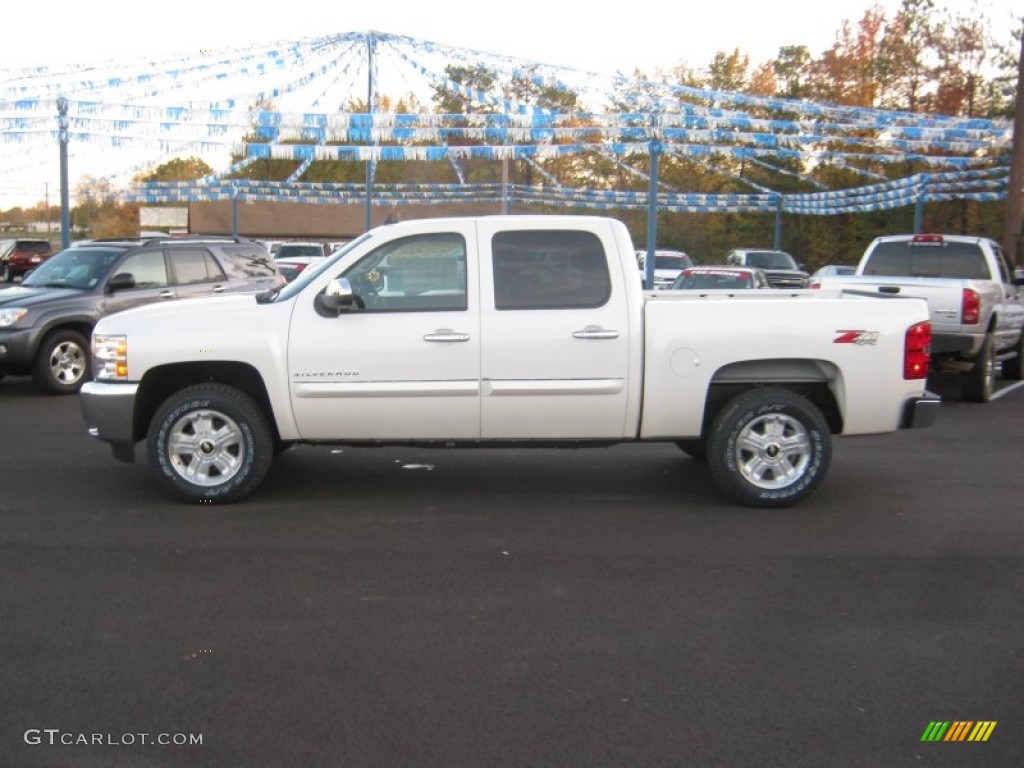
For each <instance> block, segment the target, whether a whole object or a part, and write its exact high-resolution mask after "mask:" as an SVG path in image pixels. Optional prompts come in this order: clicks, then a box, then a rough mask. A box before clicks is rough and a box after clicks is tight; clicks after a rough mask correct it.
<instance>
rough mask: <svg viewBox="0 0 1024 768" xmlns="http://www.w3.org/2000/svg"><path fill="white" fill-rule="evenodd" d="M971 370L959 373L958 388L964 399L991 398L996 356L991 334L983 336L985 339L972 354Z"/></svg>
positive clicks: (994, 379) (979, 399)
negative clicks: (976, 351) (979, 347)
mask: <svg viewBox="0 0 1024 768" xmlns="http://www.w3.org/2000/svg"><path fill="white" fill-rule="evenodd" d="M972 362H973V363H974V365H973V366H972V367H971V370H969V371H964V372H963V373H961V374H960V388H961V390H962V392H963V396H964V400H967V401H968V402H971V403H987V402H988V401H989V400H991V399H992V393H993V392H994V391H995V388H996V358H995V347H994V344H993V341H992V335H991V334H989V335H987V336H985V341H984V342H983V343H982V345H981V349H979V350H978V354H976V355H975V356H974V359H973V361H972Z"/></svg>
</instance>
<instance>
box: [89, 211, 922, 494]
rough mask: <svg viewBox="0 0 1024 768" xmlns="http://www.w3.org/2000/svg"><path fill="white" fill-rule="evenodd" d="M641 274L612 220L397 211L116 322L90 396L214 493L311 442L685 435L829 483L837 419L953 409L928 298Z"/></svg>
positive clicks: (152, 454)
mask: <svg viewBox="0 0 1024 768" xmlns="http://www.w3.org/2000/svg"><path fill="white" fill-rule="evenodd" d="M638 283H639V281H638V280H637V279H636V257H635V248H634V247H633V244H632V242H631V240H630V237H629V233H628V231H627V229H626V227H625V226H624V225H623V224H622V223H620V222H618V221H616V220H613V219H609V218H602V217H587V216H579V217H577V216H492V217H478V218H469V217H467V218H458V219H429V220H419V221H405V222H400V223H396V224H390V225H385V226H383V227H380V228H378V229H375V230H371V231H369V232H367V233H366V234H364V235H363V236H362V237H360V238H358V239H357V240H354V241H353V242H352V243H350V244H348V245H347V246H346V247H345V248H344V249H342V250H340V251H338V252H336V253H334V254H333V255H331V256H330V257H328V258H327V259H325V260H323V261H321V262H319V263H317V264H315V265H313V266H311V267H309V268H308V269H306V270H305V271H303V273H302V274H301V275H300V276H299V277H298V278H297V279H296V280H295V281H293V282H291V283H289V284H288V285H286V286H285V287H283V288H281V289H279V290H276V291H272V292H267V293H265V294H263V295H260V296H256V297H254V296H234V297H228V296H224V297H216V298H212V299H202V300H196V301H184V302H175V303H174V304H173V305H161V306H148V307H141V308H138V309H131V310H128V311H126V312H122V313H118V314H116V315H111V316H109V317H106V318H104V319H102V320H100V322H99V324H98V325H97V326H96V328H95V330H94V332H93V335H92V352H93V356H94V358H93V359H94V367H93V371H94V374H95V379H94V380H93V381H91V382H89V383H87V384H86V385H85V386H84V387H83V388H82V390H81V393H80V395H79V400H80V404H81V410H82V414H83V417H84V420H85V423H86V425H87V427H88V430H89V432H90V433H91V434H92V435H93V436H95V437H97V438H99V439H100V440H104V441H106V442H108V443H110V444H111V446H112V448H113V452H114V456H115V457H116V458H118V459H121V460H125V461H132V460H134V458H135V444H136V443H137V442H139V441H143V440H145V442H146V451H147V455H148V459H149V464H150V467H151V468H152V470H153V471H154V472H155V474H156V476H157V477H158V478H159V480H160V482H161V483H162V484H163V485H164V486H166V489H167V490H169V491H170V492H171V493H172V494H174V495H176V496H178V497H180V498H182V499H184V500H186V501H192V502H215V501H234V500H237V499H241V498H243V497H245V496H246V495H247V494H249V493H251V492H252V491H253V490H254V489H255V488H256V487H257V486H258V485H259V484H260V482H261V481H262V480H263V478H264V476H265V475H266V474H267V472H268V470H269V468H270V466H271V460H272V459H273V457H274V455H275V453H277V452H279V451H280V450H283V449H284V448H287V447H288V446H289V445H291V444H295V443H307V444H350V445H351V444H355V445H359V444H374V445H379V444H387V443H392V444H420V445H437V446H467V445H484V444H491V445H494V444H502V445H510V446H513V445H514V446H551V445H570V446H597V445H609V444H613V443H622V442H629V441H666V442H675V443H677V444H678V445H679V446H680V448H682V449H683V450H684V451H685V452H687V453H688V454H690V455H691V456H693V457H695V458H698V459H704V460H706V461H707V463H708V465H709V469H710V473H711V475H712V476H713V478H714V479H715V480H716V481H717V483H718V484H719V485H720V486H721V488H722V489H723V490H724V491H725V492H726V493H727V494H730V495H731V496H732V497H734V498H735V499H736V500H738V501H740V502H742V503H745V504H748V505H753V506H761V507H778V506H785V505H788V504H792V503H794V502H796V501H799V500H800V499H803V498H804V497H806V496H807V495H808V494H810V493H811V492H812V491H813V490H814V489H815V488H816V487H818V486H819V484H820V483H821V482H822V480H823V478H824V477H825V474H826V471H827V468H828V466H829V461H830V457H831V453H832V443H831V435H832V434H833V433H836V434H848V435H849V434H872V433H886V432H891V431H895V430H897V429H900V428H905V427H918V426H926V425H928V424H929V423H931V422H932V420H933V419H934V418H935V416H936V412H937V410H938V407H939V398H938V397H936V396H935V395H933V394H931V393H929V392H928V391H927V390H926V389H925V377H926V374H927V362H928V344H929V343H930V336H931V330H930V325H929V322H928V312H927V307H926V306H925V303H924V302H923V301H921V300H918V299H883V298H868V297H863V296H841V295H836V296H825V295H822V294H820V293H819V292H815V291H802V292H795V293H793V294H790V293H788V292H784V291H749V292H747V293H749V296H743V297H740V296H738V295H735V293H734V294H733V295H732V296H729V295H728V292H717V293H716V292H714V291H707V292H701V293H700V294H699V295H698V294H692V293H690V292H685V291H679V292H675V291H648V292H645V291H644V290H643V289H642V288H641V286H640V285H639V284H638ZM769 294H770V295H769Z"/></svg>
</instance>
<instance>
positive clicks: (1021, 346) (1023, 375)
mask: <svg viewBox="0 0 1024 768" xmlns="http://www.w3.org/2000/svg"><path fill="white" fill-rule="evenodd" d="M1013 349H1014V351H1015V352H1016V353H1017V356H1016V357H1013V358H1010V359H1009V360H1004V361H1003V377H1004V378H1007V379H1012V380H1013V381H1020V380H1021V379H1024V332H1021V335H1020V338H1019V339H1017V345H1016V346H1015V347H1014V348H1013Z"/></svg>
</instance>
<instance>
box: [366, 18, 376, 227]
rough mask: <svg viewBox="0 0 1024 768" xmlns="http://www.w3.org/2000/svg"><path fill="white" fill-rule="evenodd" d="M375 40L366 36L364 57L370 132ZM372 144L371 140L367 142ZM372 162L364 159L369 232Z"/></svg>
mask: <svg viewBox="0 0 1024 768" xmlns="http://www.w3.org/2000/svg"><path fill="white" fill-rule="evenodd" d="M375 45H376V40H375V38H374V35H373V32H368V33H367V34H366V55H367V61H368V63H369V66H368V67H367V71H368V80H367V85H366V111H367V113H368V115H369V118H370V131H371V132H372V131H373V112H374V109H373V107H374V104H373V102H374V99H375V93H374V91H375V88H374V85H375V84H374V82H373V54H374V47H375ZM369 143H371V144H372V139H371V141H370V142H369ZM374 165H375V163H374V161H373V158H371V157H368V158H366V228H365V230H364V231H367V232H368V231H369V230H370V229H372V228H373V172H374Z"/></svg>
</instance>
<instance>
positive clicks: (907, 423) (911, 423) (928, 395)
mask: <svg viewBox="0 0 1024 768" xmlns="http://www.w3.org/2000/svg"><path fill="white" fill-rule="evenodd" d="M941 404H942V398H941V397H939V396H938V395H936V394H935V393H934V392H925V393H924V394H923V395H916V396H914V397H911V398H908V399H907V400H906V401H905V402H904V403H903V418H902V419H901V420H900V429H918V428H920V427H930V426H931V425H932V424H934V423H935V419H936V418H937V417H938V415H939V406H940V405H941Z"/></svg>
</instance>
